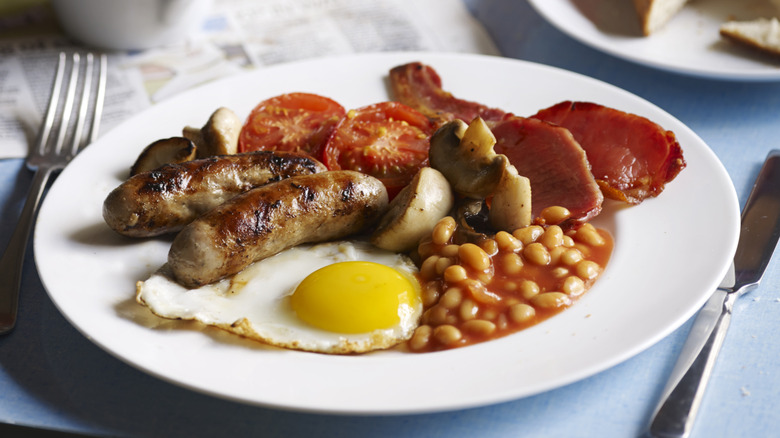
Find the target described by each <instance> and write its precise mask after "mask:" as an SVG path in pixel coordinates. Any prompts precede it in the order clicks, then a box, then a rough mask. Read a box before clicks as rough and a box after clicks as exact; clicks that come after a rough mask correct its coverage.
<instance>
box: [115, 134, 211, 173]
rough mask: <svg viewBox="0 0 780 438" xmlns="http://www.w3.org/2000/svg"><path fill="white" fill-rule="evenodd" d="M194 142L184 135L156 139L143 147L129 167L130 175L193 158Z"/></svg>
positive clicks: (194, 151) (194, 153) (194, 152)
mask: <svg viewBox="0 0 780 438" xmlns="http://www.w3.org/2000/svg"><path fill="white" fill-rule="evenodd" d="M196 150H197V148H196V147H195V144H193V143H192V141H190V140H189V139H186V138H184V137H171V138H164V139H162V140H157V141H155V142H153V143H151V144H150V145H149V146H147V147H145V148H144V150H143V151H141V154H140V155H139V156H138V158H137V159H136V160H135V163H133V166H132V167H130V176H133V175H136V174H138V173H143V172H148V171H150V170H154V169H157V168H158V167H160V166H163V165H165V164H175V163H183V162H185V161H190V160H194V159H195V155H196Z"/></svg>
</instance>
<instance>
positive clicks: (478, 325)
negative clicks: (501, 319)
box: [461, 319, 496, 336]
mask: <svg viewBox="0 0 780 438" xmlns="http://www.w3.org/2000/svg"><path fill="white" fill-rule="evenodd" d="M461 327H462V328H463V331H466V332H468V333H472V334H475V335H478V336H488V335H490V334H492V333H493V332H494V331H496V325H495V324H493V323H492V322H490V321H485V320H484V319H472V320H471V321H466V322H464V323H463V325H462V326H461Z"/></svg>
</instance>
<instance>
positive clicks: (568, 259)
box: [561, 248, 582, 266]
mask: <svg viewBox="0 0 780 438" xmlns="http://www.w3.org/2000/svg"><path fill="white" fill-rule="evenodd" d="M580 261H582V253H581V252H580V251H579V250H577V249H574V248H569V249H567V250H566V251H564V252H563V254H561V263H563V264H564V265H566V266H574V265H576V264H577V263H579V262H580Z"/></svg>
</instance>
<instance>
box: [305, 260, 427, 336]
mask: <svg viewBox="0 0 780 438" xmlns="http://www.w3.org/2000/svg"><path fill="white" fill-rule="evenodd" d="M419 301H420V292H419V286H418V285H417V282H416V280H414V279H412V278H408V277H407V276H406V275H404V274H402V273H400V272H398V271H397V270H395V269H393V268H391V267H389V266H385V265H382V264H379V263H373V262H361V261H357V262H341V263H335V264H332V265H328V266H325V267H324V268H321V269H319V270H317V271H314V272H312V273H311V274H309V276H308V277H306V278H304V279H303V281H302V282H301V283H300V284H299V285H298V287H297V288H296V289H295V292H293V294H292V296H291V297H290V302H291V304H292V308H293V309H294V310H295V312H296V313H297V314H298V317H299V318H301V319H302V320H303V321H305V322H306V323H308V324H310V325H313V326H315V327H318V328H321V329H323V330H328V331H332V332H339V333H365V332H371V331H373V330H377V329H386V328H389V327H392V326H393V325H395V324H398V322H399V321H400V320H401V315H403V314H404V313H405V312H411V309H414V307H416V306H417V305H418V303H419Z"/></svg>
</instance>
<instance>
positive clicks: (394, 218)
mask: <svg viewBox="0 0 780 438" xmlns="http://www.w3.org/2000/svg"><path fill="white" fill-rule="evenodd" d="M452 204H453V196H452V189H451V188H450V184H449V183H448V182H447V179H446V178H445V177H444V175H442V174H441V172H439V171H438V170H436V169H433V168H430V167H423V168H422V169H420V170H419V171H418V172H417V175H415V176H414V178H413V179H412V181H411V182H410V183H409V185H407V186H406V187H404V189H403V190H401V192H400V193H399V194H398V195H397V196H396V197H395V198H394V199H393V201H392V202H390V205H389V208H388V210H387V212H386V213H385V214H384V216H382V218H381V219H380V221H379V224H378V226H377V229H376V231H374V233H373V234H372V236H371V243H373V244H374V245H375V246H377V247H379V248H382V249H386V250H389V251H395V252H406V251H410V250H412V249H414V248H415V247H416V246H417V244H418V243H419V242H420V239H422V238H423V236H425V235H427V234H430V233H431V231H432V230H433V227H434V226H435V225H436V223H437V222H438V221H439V219H441V218H443V217H445V216H447V214H448V213H449V211H450V209H451V208H452Z"/></svg>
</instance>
